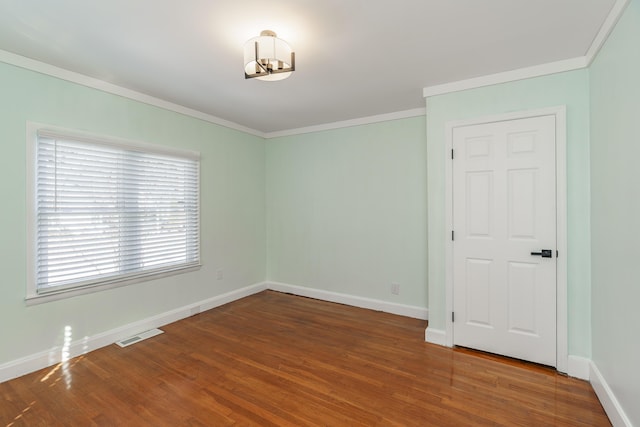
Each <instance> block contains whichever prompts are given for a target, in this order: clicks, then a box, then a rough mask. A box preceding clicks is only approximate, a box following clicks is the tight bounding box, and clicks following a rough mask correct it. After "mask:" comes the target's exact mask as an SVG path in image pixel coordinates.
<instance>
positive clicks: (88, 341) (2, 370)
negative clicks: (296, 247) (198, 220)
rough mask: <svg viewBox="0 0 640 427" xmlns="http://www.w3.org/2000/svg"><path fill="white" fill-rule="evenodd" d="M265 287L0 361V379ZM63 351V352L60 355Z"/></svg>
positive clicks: (36, 368) (167, 322)
mask: <svg viewBox="0 0 640 427" xmlns="http://www.w3.org/2000/svg"><path fill="white" fill-rule="evenodd" d="M266 289H267V286H266V285H265V283H264V282H262V283H257V284H254V285H251V286H247V287H244V288H241V289H237V290H234V291H231V292H227V293H224V294H222V295H218V296H215V297H212V298H208V299H206V300H203V301H200V302H196V303H193V304H189V305H186V306H183V307H180V308H176V309H174V310H170V311H167V312H165V313H161V314H158V315H156V316H152V317H149V318H146V319H142V320H139V321H137V322H133V323H129V324H128V325H124V326H120V327H118V328H115V329H111V330H109V331H105V332H102V333H99V334H96V335H93V336H91V337H86V338H83V339H79V340H76V341H73V342H71V343H68V344H65V345H64V346H61V347H54V348H51V349H49V350H46V351H42V352H39V353H36V354H32V355H29V356H26V357H23V358H20V359H17V360H13V361H11V362H7V363H4V364H2V365H0V383H1V382H4V381H8V380H10V379H13V378H17V377H19V376H22V375H26V374H28V373H31V372H35V371H38V370H40V369H43V368H46V367H48V366H53V365H56V364H58V363H62V362H64V361H66V360H69V359H70V358H73V357H76V356H80V355H82V354H86V353H88V352H90V351H93V350H97V349H99V348H101V347H105V346H108V345H110V344H113V343H114V342H116V341H119V340H121V339H124V338H127V337H130V336H132V335H135V334H137V333H139V332H141V331H147V330H149V329H154V328H159V327H162V326H164V325H167V324H169V323H173V322H176V321H178V320H181V319H184V318H187V317H190V316H192V315H194V314H197V313H199V312H201V311H206V310H210V309H212V308H215V307H219V306H221V305H224V304H227V303H230V302H232V301H235V300H238V299H241V298H244V297H247V296H249V295H253V294H256V293H258V292H262V291H264V290H266ZM63 351H64V353H65V354H64V356H63V354H62V353H63Z"/></svg>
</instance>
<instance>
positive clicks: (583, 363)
mask: <svg viewBox="0 0 640 427" xmlns="http://www.w3.org/2000/svg"><path fill="white" fill-rule="evenodd" d="M590 366H591V360H590V359H587V358H586V357H580V356H572V355H570V356H569V357H568V363H567V375H569V376H570V377H573V378H579V379H581V380H586V381H588V380H589V368H590Z"/></svg>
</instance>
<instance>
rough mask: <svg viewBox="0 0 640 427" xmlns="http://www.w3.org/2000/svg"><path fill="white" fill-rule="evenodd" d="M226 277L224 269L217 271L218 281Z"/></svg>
mask: <svg viewBox="0 0 640 427" xmlns="http://www.w3.org/2000/svg"><path fill="white" fill-rule="evenodd" d="M223 277H224V273H223V272H222V269H221V268H219V269H217V270H216V279H217V280H222V278H223Z"/></svg>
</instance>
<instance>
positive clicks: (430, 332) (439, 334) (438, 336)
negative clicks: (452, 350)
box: [424, 326, 448, 347]
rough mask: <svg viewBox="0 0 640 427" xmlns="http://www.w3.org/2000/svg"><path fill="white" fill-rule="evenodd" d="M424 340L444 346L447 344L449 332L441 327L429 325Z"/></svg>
mask: <svg viewBox="0 0 640 427" xmlns="http://www.w3.org/2000/svg"><path fill="white" fill-rule="evenodd" d="M424 340H425V341H426V342H428V343H430V344H437V345H441V346H443V347H448V346H447V333H446V332H445V331H443V330H441V329H435V328H432V327H430V326H429V327H427V329H425V331H424Z"/></svg>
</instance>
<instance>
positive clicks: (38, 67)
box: [0, 50, 264, 138]
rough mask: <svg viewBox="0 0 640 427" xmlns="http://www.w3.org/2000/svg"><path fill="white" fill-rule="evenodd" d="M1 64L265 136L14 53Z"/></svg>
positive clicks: (2, 58)
mask: <svg viewBox="0 0 640 427" xmlns="http://www.w3.org/2000/svg"><path fill="white" fill-rule="evenodd" d="M0 62H4V63H7V64H9V65H14V66H16V67H20V68H24V69H27V70H30V71H35V72H37V73H41V74H45V75H48V76H52V77H56V78H59V79H61V80H66V81H69V82H72V83H77V84H79V85H82V86H86V87H89V88H92V89H97V90H100V91H102V92H106V93H110V94H113V95H119V96H122V97H124V98H128V99H132V100H134V101H138V102H142V103H143V104H148V105H152V106H154V107H159V108H162V109H165V110H169V111H173V112H175V113H179V114H183V115H185V116H189V117H193V118H196V119H200V120H204V121H206V122H209V123H214V124H216V125H220V126H224V127H226V128H229V129H233V130H237V131H240V132H244V133H248V134H250V135H255V136H258V137H261V138H264V133H263V132H260V131H258V130H255V129H251V128H249V127H246V126H242V125H240V124H238V123H234V122H231V121H229V120H225V119H221V118H220V117H216V116H213V115H211V114H206V113H203V112H201V111H198V110H194V109H192V108H188V107H185V106H182V105H179V104H174V103H173V102H169V101H165V100H163V99H160V98H156V97H153V96H150V95H146V94H144V93H141V92H136V91H135V90H131V89H127V88H124V87H122V86H118V85H115V84H113V83H108V82H105V81H103V80H100V79H97V78H95V77H89V76H86V75H84V74H80V73H76V72H74V71H69V70H66V69H64V68H60V67H56V66H54V65H50V64H47V63H45V62H41V61H36V60H35V59H31V58H27V57H24V56H21V55H17V54H15V53H11V52H7V51H4V50H0Z"/></svg>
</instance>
